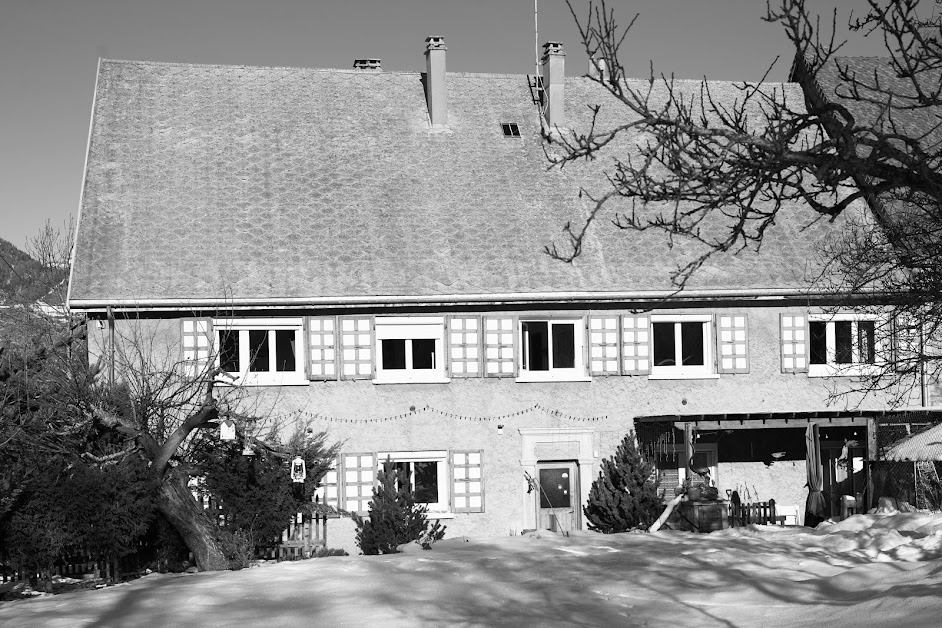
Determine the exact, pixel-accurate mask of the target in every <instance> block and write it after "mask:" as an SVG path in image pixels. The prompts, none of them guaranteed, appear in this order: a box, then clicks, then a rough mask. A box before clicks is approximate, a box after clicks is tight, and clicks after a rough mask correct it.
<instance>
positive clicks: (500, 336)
mask: <svg viewBox="0 0 942 628" xmlns="http://www.w3.org/2000/svg"><path fill="white" fill-rule="evenodd" d="M515 336H516V331H515V330H514V318H513V317H512V316H506V317H505V316H486V317H485V318H484V368H485V371H484V374H485V375H487V376H488V377H514V376H515V375H516V372H517V360H516V357H515V356H514V337H515Z"/></svg>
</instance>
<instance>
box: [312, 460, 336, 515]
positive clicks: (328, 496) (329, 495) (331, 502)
mask: <svg viewBox="0 0 942 628" xmlns="http://www.w3.org/2000/svg"><path fill="white" fill-rule="evenodd" d="M314 499H315V501H316V502H317V503H318V504H325V505H327V506H331V507H332V508H340V458H336V459H335V460H334V462H333V464H332V465H331V467H330V469H328V471H327V473H325V474H324V477H322V478H321V482H320V484H318V485H317V490H316V491H314Z"/></svg>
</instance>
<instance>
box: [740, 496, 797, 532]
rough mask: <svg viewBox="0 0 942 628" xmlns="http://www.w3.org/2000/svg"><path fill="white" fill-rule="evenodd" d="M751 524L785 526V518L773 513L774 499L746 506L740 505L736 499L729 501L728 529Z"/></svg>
mask: <svg viewBox="0 0 942 628" xmlns="http://www.w3.org/2000/svg"><path fill="white" fill-rule="evenodd" d="M751 523H755V524H770V523H772V524H778V525H785V517H784V515H781V516H780V515H779V514H778V513H777V512H776V511H775V500H774V499H770V500H769V501H767V502H750V503H747V504H743V503H740V502H739V500H738V498H736V499H732V500H730V502H729V527H731V528H738V527H742V526H747V525H749V524H751Z"/></svg>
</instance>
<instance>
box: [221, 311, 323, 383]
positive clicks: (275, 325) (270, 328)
mask: <svg viewBox="0 0 942 628" xmlns="http://www.w3.org/2000/svg"><path fill="white" fill-rule="evenodd" d="M212 330H213V331H212V334H213V342H214V348H215V351H214V355H213V363H214V365H215V366H217V367H219V366H220V357H221V353H222V343H221V341H220V334H221V333H222V332H227V331H236V332H238V333H239V367H240V369H241V370H240V371H239V372H235V371H227V372H228V373H229V374H230V375H232V376H234V377H236V378H237V379H235V380H234V381H232V382H221V383H223V384H227V383H231V385H233V386H301V385H307V384H308V379H307V368H306V364H307V341H306V339H305V337H304V336H305V326H304V319H303V317H300V316H293V317H284V318H274V317H265V318H214V319H213V327H212ZM254 330H264V331H266V332H268V335H269V339H268V352H269V354H268V355H269V365H270V366H269V370H267V371H250V370H249V365H250V363H251V361H250V360H248V359H247V358H248V356H249V350H250V349H249V332H250V331H254ZM277 331H293V332H294V333H295V336H294V338H295V347H294V370H291V371H278V370H275V368H276V367H275V365H276V364H277V360H276V359H275V357H276V355H277V354H276V351H277V342H275V339H274V334H273V332H277Z"/></svg>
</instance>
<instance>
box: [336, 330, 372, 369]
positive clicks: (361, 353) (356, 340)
mask: <svg viewBox="0 0 942 628" xmlns="http://www.w3.org/2000/svg"><path fill="white" fill-rule="evenodd" d="M340 364H341V372H340V376H341V377H342V378H343V379H370V378H371V377H372V376H373V319H372V318H370V317H369V316H342V317H340Z"/></svg>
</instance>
